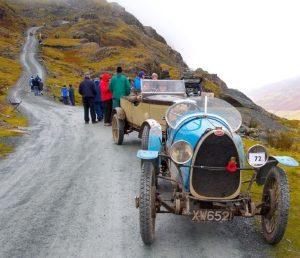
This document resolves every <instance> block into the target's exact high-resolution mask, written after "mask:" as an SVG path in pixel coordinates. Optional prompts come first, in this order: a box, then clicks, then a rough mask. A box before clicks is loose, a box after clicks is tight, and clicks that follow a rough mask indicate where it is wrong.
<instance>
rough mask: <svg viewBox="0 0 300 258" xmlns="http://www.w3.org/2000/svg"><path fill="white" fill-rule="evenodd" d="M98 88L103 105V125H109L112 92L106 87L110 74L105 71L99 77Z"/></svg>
mask: <svg viewBox="0 0 300 258" xmlns="http://www.w3.org/2000/svg"><path fill="white" fill-rule="evenodd" d="M101 78H102V79H101V82H100V90H101V100H102V103H103V107H104V125H105V126H110V125H111V112H112V94H111V92H110V90H109V88H108V85H109V80H110V78H111V76H110V74H108V73H105V74H103V75H102V77H101Z"/></svg>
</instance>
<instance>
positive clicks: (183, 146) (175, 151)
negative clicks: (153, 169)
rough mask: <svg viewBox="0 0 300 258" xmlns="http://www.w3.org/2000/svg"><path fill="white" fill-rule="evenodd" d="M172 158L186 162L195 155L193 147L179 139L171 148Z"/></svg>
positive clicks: (178, 161)
mask: <svg viewBox="0 0 300 258" xmlns="http://www.w3.org/2000/svg"><path fill="white" fill-rule="evenodd" d="M170 156H171V159H172V160H173V161H174V162H175V163H178V164H184V163H186V162H188V161H189V160H190V159H191V158H192V157H193V148H192V146H191V145H190V144H189V143H188V142H186V141H177V142H175V143H173V144H172V146H171V148H170Z"/></svg>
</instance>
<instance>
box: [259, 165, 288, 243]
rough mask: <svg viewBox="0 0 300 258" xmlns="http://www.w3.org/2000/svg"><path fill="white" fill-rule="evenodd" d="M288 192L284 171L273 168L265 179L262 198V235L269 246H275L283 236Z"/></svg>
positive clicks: (286, 219)
mask: <svg viewBox="0 0 300 258" xmlns="http://www.w3.org/2000/svg"><path fill="white" fill-rule="evenodd" d="M289 192H290V191H289V184H288V180H287V176H286V173H285V171H284V170H283V169H281V168H279V167H273V168H272V169H271V170H270V172H269V174H268V177H267V179H266V182H265V185H264V190H263V197H262V201H263V203H264V206H263V208H262V217H261V223H262V233H263V236H264V238H265V239H266V241H267V242H268V243H269V244H272V245H273V244H277V243H278V242H279V241H280V240H281V239H282V237H283V235H284V232H285V229H286V226H287V222H288V213H289V206H290V196H289Z"/></svg>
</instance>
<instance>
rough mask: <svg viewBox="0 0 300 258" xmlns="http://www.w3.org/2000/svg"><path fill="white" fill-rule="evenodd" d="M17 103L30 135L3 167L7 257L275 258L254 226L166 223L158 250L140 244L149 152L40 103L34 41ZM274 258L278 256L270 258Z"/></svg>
mask: <svg viewBox="0 0 300 258" xmlns="http://www.w3.org/2000/svg"><path fill="white" fill-rule="evenodd" d="M37 30H38V28H37V27H35V28H31V29H29V31H28V32H27V35H28V36H27V38H26V43H25V45H24V47H23V51H22V55H21V62H22V64H23V68H24V69H23V70H24V72H23V75H22V77H21V78H20V80H19V82H18V84H17V87H16V89H15V91H14V92H13V93H12V95H13V97H14V98H20V99H22V104H21V106H22V112H23V113H24V114H25V115H26V116H27V117H28V118H29V122H30V126H29V127H28V128H27V134H25V135H24V137H22V140H21V141H20V143H19V145H18V147H17V148H16V151H15V152H14V153H12V154H11V155H9V156H8V157H7V158H6V159H4V160H1V161H0V257H64V258H65V257H268V256H270V247H269V246H268V245H267V244H265V243H264V241H263V239H262V237H261V235H260V233H259V230H258V229H255V226H254V223H253V221H250V220H246V219H239V218H236V219H234V220H233V222H231V223H226V224H209V223H193V222H191V221H190V219H189V218H185V217H181V216H176V215H170V214H165V215H164V214H162V215H160V214H159V215H158V217H157V220H156V241H155V242H154V244H153V245H152V246H150V247H149V246H144V244H143V242H142V240H141V238H140V235H139V213H138V210H137V209H136V208H135V207H134V196H135V195H137V194H138V192H139V178H140V177H139V174H140V162H139V160H137V158H136V152H137V150H138V148H139V146H140V140H139V139H138V138H137V134H134V133H133V134H130V135H129V136H125V140H124V145H122V146H117V145H115V144H113V142H112V137H111V128H110V127H104V126H103V124H102V123H97V124H88V125H86V124H84V120H83V110H82V108H81V107H72V106H65V105H62V104H58V103H54V102H52V101H49V100H48V99H47V98H46V97H43V96H41V97H35V96H33V95H32V93H31V92H30V91H29V87H28V80H29V77H30V75H32V74H34V75H35V74H39V75H40V76H41V77H43V78H44V77H45V71H44V69H43V67H42V66H41V65H40V64H39V62H38V61H37V59H36V50H37V41H36V39H35V37H31V36H29V33H30V32H32V33H33V34H35V33H36V31H37ZM270 257H271V256H270Z"/></svg>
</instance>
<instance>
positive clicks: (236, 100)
mask: <svg viewBox="0 0 300 258" xmlns="http://www.w3.org/2000/svg"><path fill="white" fill-rule="evenodd" d="M9 2H10V4H11V5H12V6H13V7H14V9H15V10H16V11H17V13H18V14H19V15H21V16H22V17H23V19H24V20H25V21H26V22H27V24H28V25H38V26H42V27H41V33H40V35H39V37H40V38H41V39H42V44H41V47H40V56H41V61H42V62H43V64H44V65H45V67H46V69H47V72H48V75H47V76H48V77H47V85H48V89H50V90H51V92H52V93H53V94H54V95H59V90H60V87H61V86H62V85H63V84H69V83H72V84H73V85H75V87H76V86H77V85H78V84H79V82H80V80H81V78H82V75H83V73H84V72H85V71H90V72H91V74H92V76H94V77H96V76H100V75H101V74H102V73H103V72H109V73H113V72H114V71H115V68H116V67H117V66H119V65H120V66H122V67H123V68H124V71H125V74H126V75H128V76H130V77H134V76H135V75H136V73H137V72H138V71H139V70H144V71H146V73H147V74H151V73H152V72H156V73H158V74H159V75H160V74H162V71H163V70H166V69H167V70H169V72H170V75H171V77H172V78H173V79H179V78H180V77H181V75H182V73H183V71H184V70H185V69H186V68H187V67H188V66H187V64H186V63H185V62H184V60H183V59H182V56H181V55H180V53H178V52H177V51H176V50H174V49H172V48H171V47H170V46H169V45H168V44H167V43H166V40H165V39H164V38H163V37H162V36H161V35H159V34H158V32H157V31H156V30H155V29H154V28H151V27H149V26H144V25H143V24H141V22H140V21H139V20H138V19H136V18H135V17H134V16H133V15H132V14H130V13H128V12H127V11H126V10H125V9H124V8H123V7H122V6H120V5H119V4H117V3H108V2H107V1H105V0H82V1H80V0H66V1H59V0H56V1H50V0H47V1H43V2H40V1H37V0H32V1H30V2H28V1H27V0H26V1H25V0H9ZM28 3H30V4H28ZM194 75H195V76H199V77H202V78H203V79H204V82H203V86H204V88H205V89H206V90H209V91H213V92H214V93H215V95H216V96H219V97H221V98H224V99H226V100H227V101H229V102H231V103H232V104H233V105H235V106H237V107H238V108H239V109H240V111H241V112H242V114H243V116H244V125H245V128H246V129H247V128H248V127H253V126H255V127H256V128H261V129H263V130H269V129H270V130H284V129H285V128H286V127H285V126H282V125H281V124H280V120H279V118H277V117H275V116H274V115H272V114H270V113H268V112H266V111H265V110H263V109H262V108H260V107H259V106H257V105H255V103H253V102H252V101H251V100H250V99H249V98H247V97H246V96H245V95H244V94H242V93H241V92H238V91H236V90H230V89H228V87H227V86H226V83H225V82H223V81H222V80H221V79H220V78H219V77H218V76H217V75H216V74H210V73H208V72H207V71H205V70H203V69H201V68H199V69H197V70H196V71H195V72H194ZM52 93H51V94H52Z"/></svg>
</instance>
